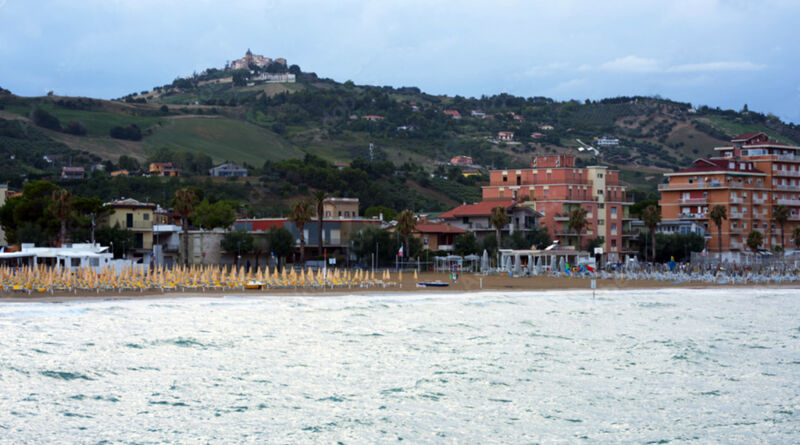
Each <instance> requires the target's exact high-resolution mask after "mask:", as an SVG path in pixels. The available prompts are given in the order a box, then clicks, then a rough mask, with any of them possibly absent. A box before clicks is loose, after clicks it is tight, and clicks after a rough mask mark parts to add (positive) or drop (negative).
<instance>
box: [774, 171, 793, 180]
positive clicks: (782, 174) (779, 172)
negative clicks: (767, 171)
mask: <svg viewBox="0 0 800 445" xmlns="http://www.w3.org/2000/svg"><path fill="white" fill-rule="evenodd" d="M772 175H773V176H792V177H795V178H798V177H800V171H789V170H773V171H772Z"/></svg>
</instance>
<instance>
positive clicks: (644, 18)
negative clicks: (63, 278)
mask: <svg viewBox="0 0 800 445" xmlns="http://www.w3.org/2000/svg"><path fill="white" fill-rule="evenodd" d="M798 21H800V1H796V0H759V1H755V0H754V1H745V0H670V1H647V0H608V1H597V0H587V1H579V0H558V1H553V0H549V1H534V0H531V1H521V0H520V1H513V0H493V1H472V0H453V1H449V0H440V1H436V0H420V1H416V0H393V1H388V0H387V1H379V0H373V1H361V0H330V1H322V0H317V1H310V0H291V1H283V0H261V1H255V0H252V1H250V0H240V1H237V0H226V1H210V0H191V1H189V0H185V1H183V0H158V1H155V0H0V87H3V88H6V89H10V90H12V91H13V92H15V93H17V94H22V95H40V94H44V93H45V92H47V91H49V90H54V91H56V92H57V93H58V94H64V95H86V96H93V97H102V98H112V97H119V96H122V95H125V94H127V93H130V92H133V91H140V90H144V89H149V88H150V87H152V86H154V85H162V84H165V83H169V82H171V81H172V79H174V78H175V77H176V76H179V75H187V74H191V73H192V72H193V71H201V70H202V69H204V68H206V67H221V66H223V65H224V64H225V61H227V60H232V59H235V58H238V57H241V56H242V55H243V54H244V52H245V51H246V50H247V48H251V49H252V50H253V52H254V53H256V54H263V55H265V56H268V57H285V58H287V59H288V60H289V63H295V64H298V65H300V66H301V67H302V68H303V70H305V71H314V72H316V73H317V74H319V75H320V76H324V77H330V78H332V79H335V80H338V81H345V80H348V79H350V80H353V81H355V82H356V83H363V84H373V85H392V86H418V87H420V88H422V89H423V90H424V91H427V92H431V93H444V94H450V95H454V94H460V95H463V96H479V95H481V94H493V93H500V92H509V93H513V94H517V95H524V96H549V97H553V98H555V99H560V100H563V99H580V100H582V99H586V98H591V99H600V98H604V97H612V96H618V95H654V94H659V95H661V96H663V97H669V98H672V99H675V100H681V101H687V102H692V103H693V104H695V105H709V106H720V107H722V108H734V109H740V108H741V107H742V105H743V104H745V103H746V104H748V106H749V108H750V109H751V110H757V111H762V112H771V113H774V114H777V115H779V116H780V117H782V118H783V119H785V120H790V121H793V122H800V73H798V68H800V49H798V47H797V44H796V42H797V40H798V36H797V31H796V30H795V28H796V24H797V23H798Z"/></svg>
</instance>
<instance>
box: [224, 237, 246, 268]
mask: <svg viewBox="0 0 800 445" xmlns="http://www.w3.org/2000/svg"><path fill="white" fill-rule="evenodd" d="M253 243H254V240H253V235H251V234H249V233H247V231H245V230H232V231H230V232H228V233H226V234H225V236H224V237H222V240H221V241H220V242H219V245H220V247H222V250H224V251H226V252H228V253H236V267H237V268H238V267H239V257H240V256H241V255H242V254H245V255H247V254H248V253H250V252H252V251H253Z"/></svg>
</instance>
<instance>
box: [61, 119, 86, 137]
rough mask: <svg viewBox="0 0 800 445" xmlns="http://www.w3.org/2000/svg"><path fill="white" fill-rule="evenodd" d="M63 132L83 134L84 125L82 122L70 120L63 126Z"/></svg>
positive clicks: (84, 133)
mask: <svg viewBox="0 0 800 445" xmlns="http://www.w3.org/2000/svg"><path fill="white" fill-rule="evenodd" d="M64 133H68V134H72V135H75V136H85V135H86V125H83V122H78V121H70V122H69V123H68V124H67V126H66V127H64Z"/></svg>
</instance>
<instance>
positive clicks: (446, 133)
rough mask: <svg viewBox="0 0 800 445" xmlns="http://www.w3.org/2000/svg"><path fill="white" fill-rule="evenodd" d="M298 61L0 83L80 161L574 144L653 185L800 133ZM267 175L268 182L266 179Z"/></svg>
mask: <svg viewBox="0 0 800 445" xmlns="http://www.w3.org/2000/svg"><path fill="white" fill-rule="evenodd" d="M292 70H293V72H294V74H295V75H296V76H297V81H296V82H292V83H274V82H260V81H258V80H257V79H258V78H259V77H258V76H260V75H261V71H259V70H257V69H256V70H253V71H252V72H250V71H249V70H234V71H231V70H227V71H226V70H213V69H210V70H206V71H205V72H204V73H202V74H199V75H195V76H192V77H190V78H184V79H176V80H175V81H173V82H172V83H170V84H167V85H163V86H160V87H156V88H153V89H152V90H148V91H142V92H140V93H136V94H130V95H128V96H125V97H122V98H120V99H118V100H111V101H107V100H99V99H91V98H73V97H59V96H46V97H32V98H25V97H19V96H15V95H13V94H10V92H8V91H5V92H3V93H2V94H0V118H3V119H5V120H8V121H14V122H19V123H18V124H15V125H24V126H25V128H31V129H34V128H35V130H36V134H35V136H31V138H30V139H29V140H28V141H27V142H26V143H25V144H27V145H25V146H27V147H37V148H36V150H38V151H37V153H38V152H41V153H44V152H47V151H54V150H55V151H58V150H61V151H63V150H67V151H68V152H70V153H74V154H75V156H73V157H72V158H71V159H70V162H71V163H73V164H75V163H76V159H77V160H78V161H79V162H83V163H86V164H87V166H88V164H90V163H96V162H97V161H98V160H102V161H105V162H106V163H107V165H108V166H109V167H110V168H116V165H115V164H116V163H118V162H119V157H120V156H121V155H123V154H124V155H127V156H130V157H132V158H134V159H136V160H137V161H139V162H145V161H147V160H148V159H149V160H157V159H153V156H158V155H163V153H169V152H170V151H171V152H190V153H195V154H197V155H202V156H207V157H208V158H210V160H211V162H213V163H218V162H223V161H232V162H236V163H240V164H246V165H249V166H251V167H253V168H255V169H260V168H261V167H262V165H264V163H265V161H281V160H288V159H303V158H305V157H306V156H309V155H310V156H313V157H314V158H319V159H321V160H323V161H327V162H329V163H333V162H344V163H351V162H353V161H354V160H357V159H362V160H368V159H370V156H372V159H373V160H375V161H379V162H383V161H391V162H392V163H393V164H394V165H395V166H397V167H400V166H402V165H404V164H416V165H417V166H420V167H421V168H422V171H423V172H425V173H427V174H428V177H429V179H430V175H433V177H434V179H437V180H438V178H440V177H448V176H449V177H451V180H452V177H453V173H452V172H450V173H451V174H450V175H444V174H442V170H437V167H438V166H444V165H446V164H447V162H448V161H449V159H450V158H451V157H453V156H457V155H468V156H471V157H472V158H473V160H474V161H475V162H476V164H478V166H476V167H477V168H514V167H524V166H527V165H529V163H530V157H531V156H534V155H541V154H556V153H559V154H574V155H576V156H577V157H578V164H579V165H587V164H602V165H609V166H611V167H615V168H619V169H620V170H621V171H622V179H623V180H624V181H626V182H627V183H629V184H630V185H631V186H632V187H633V188H637V189H641V190H644V191H654V190H655V186H656V184H657V183H658V182H660V181H661V179H662V178H661V173H663V172H665V171H671V170H674V169H677V168H681V167H684V166H686V165H688V164H689V163H690V162H691V161H692V160H693V159H696V158H698V157H702V156H708V155H711V154H712V153H713V148H714V147H715V146H720V145H723V144H725V143H727V141H728V140H729V139H730V138H732V137H733V136H735V135H737V134H740V133H743V132H747V131H752V130H759V131H765V132H767V133H768V134H769V135H770V136H771V137H773V138H775V139H776V140H779V141H781V142H787V143H793V144H797V143H798V141H800V129H798V127H797V126H796V125H795V124H787V123H784V122H782V121H780V119H778V118H776V117H775V116H772V115H765V114H762V113H756V112H752V111H748V110H746V109H743V110H742V111H734V110H721V109H719V108H710V107H707V106H701V107H693V106H692V105H691V104H689V103H681V102H675V101H671V100H668V99H662V98H659V97H618V98H611V99H605V100H600V101H588V100H587V101H585V102H577V101H566V102H558V101H554V100H552V99H549V98H545V97H532V98H523V97H516V96H511V95H507V94H500V95H496V96H484V97H481V98H464V97H459V96H456V97H447V96H436V95H429V94H426V93H423V92H421V91H420V90H419V89H417V88H392V87H377V86H367V85H355V84H353V83H352V82H349V81H348V82H344V83H338V82H335V81H332V80H329V79H320V78H318V77H317V76H316V75H315V74H313V73H303V72H302V71H300V69H299V67H296V66H292ZM262 77H263V76H262ZM43 112H44V114H46V115H49V116H52V117H54V118H55V119H56V120H57V121H58V123H59V124H58V126H51V127H49V128H48V127H47V125H44V126H43V125H41V122H36V119H34V117H35V116H34V114H35V113H38V115H39V117H41V115H42V113H43ZM499 132H513V139H512V140H505V141H501V140H499V137H498V134H499ZM614 139H616V140H617V141H618V143H617V144H616V145H608V146H604V147H603V148H600V149H599V154H598V155H597V156H595V155H594V154H593V153H592V152H590V151H586V150H583V151H580V150H579V148H580V147H581V142H583V143H586V144H588V145H594V146H596V145H597V144H598V142H600V141H601V140H606V141H609V140H612V142H613V140H614ZM3 141H5V142H3V144H4V145H3V147H2V148H3V150H5V151H8V152H11V151H15V150H16V151H19V150H20V147H22V146H21V145H19V143H18V142H19V141H17V143H16V145H11V144H9V143H8V142H7V141H8V139H4V140H3ZM371 143H372V144H374V145H373V146H374V150H372V153H371V154H370V144H371ZM56 147H58V149H56ZM77 155H81V156H82V157H77ZM34 164H35V163H31V164H30V165H29V166H28V167H26V168H25V169H22V170H21V172H23V174H29V175H33V176H31V177H35V176H36V175H40V176H47V174H48V170H47V168H40V167H47V165H44V166H42V165H40V166H39V167H36V166H35V165H34ZM39 164H41V163H39ZM55 166H56V165H55V164H53V165H51V167H55ZM198 172H201V170H198ZM254 172H255V171H254ZM2 174H7V173H6V172H2V171H0V175H2ZM14 174H15V175H16V177H18V176H19V175H20V172H19V171H15V172H14ZM49 174H52V170H50V171H49ZM3 179H4V180H9V178H3ZM416 179H417V180H411V183H408V184H406V185H405V187H407V188H408V190H414V191H415V192H417V193H420V194H421V196H423V197H424V199H423V201H424V200H428V202H438V203H440V204H441V205H442V206H445V205H450V204H452V203H453V202H459V201H461V200H462V199H464V198H468V197H474V196H479V195H478V193H477V192H476V191H477V190H478V188H477V185H471V186H470V185H464V187H467V188H466V189H464V188H463V187H455V188H453V187H449V186H447V185H445V184H438V186H436V187H434V186H433V185H431V181H422V179H421V178H416ZM420 182H426V184H424V185H422V184H421V183H420ZM446 182H448V181H446ZM449 182H452V181H449ZM462 185H463V184H462ZM259 186H262V187H265V188H269V187H270V184H268V183H265V182H264V181H260V182H259ZM446 189H449V190H450V192H449V194H448V193H447V192H445V191H444V190H446ZM455 189H458V191H454V190H455ZM331 192H335V190H331Z"/></svg>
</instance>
